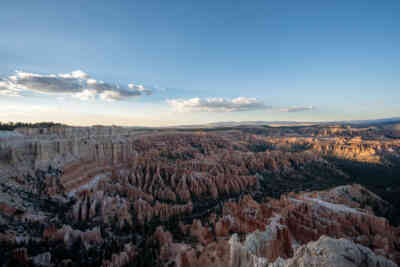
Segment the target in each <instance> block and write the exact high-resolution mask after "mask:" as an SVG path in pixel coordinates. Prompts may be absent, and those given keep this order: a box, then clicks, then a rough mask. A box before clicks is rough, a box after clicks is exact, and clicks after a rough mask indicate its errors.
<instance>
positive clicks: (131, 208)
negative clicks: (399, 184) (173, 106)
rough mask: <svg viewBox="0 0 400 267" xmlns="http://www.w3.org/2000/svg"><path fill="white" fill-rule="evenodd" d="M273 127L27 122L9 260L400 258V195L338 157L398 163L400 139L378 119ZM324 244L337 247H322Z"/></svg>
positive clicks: (18, 153) (5, 211) (13, 180)
mask: <svg viewBox="0 0 400 267" xmlns="http://www.w3.org/2000/svg"><path fill="white" fill-rule="evenodd" d="M267 130H268V131H271V132H270V134H265V132H264V129H245V130H226V131H209V132H206V131H191V132H179V131H172V130H168V131H167V130H166V131H159V132H157V131H155V132H150V131H145V130H138V129H129V128H119V127H94V128H84V127H83V128H74V127H53V128H49V129H20V130H18V134H16V135H12V136H9V137H6V138H3V139H2V140H1V141H2V142H1V143H0V164H1V166H0V167H1V168H0V178H1V183H0V225H1V228H0V243H1V245H2V246H1V247H2V248H4V249H0V257H1V256H3V257H4V258H5V259H6V260H7V263H6V264H8V265H9V266H12V265H13V264H16V263H19V264H33V265H41V264H42V265H44V266H46V265H48V266H51V265H53V266H70V265H72V266H77V265H86V266H128V265H133V266H149V265H151V266H210V267H211V266H248V267H251V266H275V267H276V266H301V264H309V263H310V262H314V261H315V262H317V261H321V262H325V263H326V264H327V265H326V266H335V265H328V264H334V263H335V262H336V261H337V262H341V260H343V259H344V260H349V259H351V260H349V261H350V262H352V263H351V264H353V265H348V266H362V265H360V264H359V262H368V264H370V263H369V262H372V263H371V265H370V266H379V265H378V264H381V266H392V265H390V264H396V263H397V264H398V263H399V262H400V258H399V253H400V252H399V248H400V244H399V241H398V240H400V236H399V233H400V231H399V229H398V228H396V227H393V226H392V225H391V224H390V223H389V221H388V220H387V219H385V218H383V217H379V216H382V215H385V216H386V215H387V214H390V212H391V207H390V204H389V203H387V202H386V201H384V200H383V199H382V198H380V197H379V196H378V195H376V194H374V193H372V192H371V191H369V190H367V189H366V188H364V187H363V186H361V185H357V184H352V183H353V179H354V176H353V174H352V173H347V172H346V170H345V169H343V168H340V166H338V165H337V164H336V162H335V161H332V160H331V158H335V159H343V160H349V162H350V163H352V162H359V163H374V164H376V165H379V166H381V167H382V168H392V167H393V166H396V165H395V164H396V161H395V160H396V159H399V158H400V154H399V151H400V149H399V148H400V143H399V141H398V140H397V139H393V138H392V139H388V138H383V137H382V136H380V135H379V136H376V135H374V134H372V133H374V131H375V130H370V129H351V128H344V127H327V128H301V129H299V130H295V131H294V130H291V129H286V128H285V129H282V130H280V129H278V130H277V129H267ZM259 131H260V132H261V134H260V133H259ZM279 131H280V132H279ZM378 137H379V138H378ZM374 138H375V139H374ZM343 184H352V185H343ZM326 188H333V189H330V190H322V189H326ZM384 190H386V188H384ZM390 190H391V191H388V192H394V193H395V192H396V191H395V190H397V189H396V187H393V188H390ZM385 192H386V191H385ZM399 192H400V191H399ZM378 215H379V216H378ZM328 237H329V238H330V239H327V238H328ZM341 238H344V239H346V240H348V242H350V243H345V244H344V243H343V242H344V241H343V240H341ZM313 244H317V245H313ZM319 245H320V246H321V247H324V248H325V249H324V253H325V252H326V254H324V253H322V254H316V255H314V254H315V253H316V252H315V250H314V247H316V246H319ZM342 247H344V248H345V249H344V250H345V252H343V251H342V250H341V249H342ZM347 248H349V249H351V250H352V251H350V252H348V251H347ZM74 251H80V252H79V253H74ZM337 253H342V254H340V255H339V256H338V255H336V254H337ZM346 253H347V254H348V255H347V254H346ZM335 255H336V256H335ZM318 257H322V258H321V259H320V258H318ZM335 257H338V258H337V259H336V258H335ZM332 259H333V260H332ZM390 260H391V261H393V262H394V263H390ZM296 264H297V265H296ZM373 264H375V265H373ZM385 264H386V265H385ZM316 266H318V265H316ZM367 266H369V265H367Z"/></svg>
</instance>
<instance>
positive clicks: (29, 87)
mask: <svg viewBox="0 0 400 267" xmlns="http://www.w3.org/2000/svg"><path fill="white" fill-rule="evenodd" d="M20 91H33V92H36V93H42V94H64V95H70V96H72V97H75V98H78V99H80V100H91V99H96V98H100V99H102V100H124V99H127V98H131V97H137V96H141V95H151V93H152V92H151V90H150V89H147V88H145V87H144V86H142V85H134V84H132V83H131V84H128V86H127V87H121V86H119V85H117V84H110V83H106V82H104V81H101V80H96V79H93V78H91V77H90V76H89V75H88V74H87V73H85V72H83V71H81V70H76V71H72V72H71V73H61V74H36V73H29V72H23V71H16V72H15V74H14V75H12V76H9V77H6V78H5V79H3V80H1V79H0V94H3V95H6V94H7V95H19V92H20Z"/></svg>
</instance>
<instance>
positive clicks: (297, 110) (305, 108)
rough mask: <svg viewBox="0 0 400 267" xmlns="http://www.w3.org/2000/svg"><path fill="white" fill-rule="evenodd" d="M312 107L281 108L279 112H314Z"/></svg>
mask: <svg viewBox="0 0 400 267" xmlns="http://www.w3.org/2000/svg"><path fill="white" fill-rule="evenodd" d="M314 109H315V107H314V106H300V107H297V106H296V107H289V108H283V109H281V110H280V111H282V112H301V111H307V110H314Z"/></svg>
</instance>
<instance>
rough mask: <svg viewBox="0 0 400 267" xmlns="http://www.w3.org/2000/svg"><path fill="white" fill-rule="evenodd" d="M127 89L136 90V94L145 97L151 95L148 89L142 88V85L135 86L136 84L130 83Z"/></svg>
mask: <svg viewBox="0 0 400 267" xmlns="http://www.w3.org/2000/svg"><path fill="white" fill-rule="evenodd" d="M128 87H129V89H132V90H137V91H138V92H141V93H143V94H146V95H151V94H152V91H151V90H150V89H148V88H144V87H143V85H136V84H133V83H130V84H128Z"/></svg>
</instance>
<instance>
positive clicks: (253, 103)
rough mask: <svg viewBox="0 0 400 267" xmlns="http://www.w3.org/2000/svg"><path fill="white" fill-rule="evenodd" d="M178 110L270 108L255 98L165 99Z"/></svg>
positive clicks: (213, 110) (227, 110)
mask: <svg viewBox="0 0 400 267" xmlns="http://www.w3.org/2000/svg"><path fill="white" fill-rule="evenodd" d="M167 103H168V104H169V105H171V106H172V107H173V108H174V109H176V110H178V111H212V112H238V111H250V110H260V109H268V108H271V107H270V106H267V105H265V104H264V102H262V101H260V100H258V99H256V98H247V97H238V98H234V99H225V98H205V99H201V98H191V99H187V100H185V99H173V100H167Z"/></svg>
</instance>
